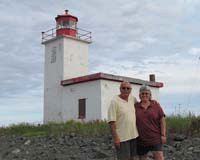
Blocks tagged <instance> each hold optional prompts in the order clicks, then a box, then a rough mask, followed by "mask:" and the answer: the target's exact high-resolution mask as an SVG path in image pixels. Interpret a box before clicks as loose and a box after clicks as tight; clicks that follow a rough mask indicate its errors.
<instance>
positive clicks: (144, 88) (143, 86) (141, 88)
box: [140, 85, 151, 99]
mask: <svg viewBox="0 0 200 160" xmlns="http://www.w3.org/2000/svg"><path fill="white" fill-rule="evenodd" d="M143 91H147V92H149V95H150V99H151V90H150V88H149V87H148V86H146V85H142V86H141V87H140V93H141V92H143Z"/></svg>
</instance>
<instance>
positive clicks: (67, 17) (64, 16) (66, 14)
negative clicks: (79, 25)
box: [55, 10, 78, 22]
mask: <svg viewBox="0 0 200 160" xmlns="http://www.w3.org/2000/svg"><path fill="white" fill-rule="evenodd" d="M55 19H56V21H60V20H65V19H68V20H76V22H78V18H77V17H75V16H72V15H71V14H68V10H65V14H64V15H58V16H57V17H56V18H55Z"/></svg>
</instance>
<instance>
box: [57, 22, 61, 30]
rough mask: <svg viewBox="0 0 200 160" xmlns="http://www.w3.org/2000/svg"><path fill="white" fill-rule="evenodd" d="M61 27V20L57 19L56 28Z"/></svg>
mask: <svg viewBox="0 0 200 160" xmlns="http://www.w3.org/2000/svg"><path fill="white" fill-rule="evenodd" d="M60 28H62V21H58V22H57V25H56V29H60Z"/></svg>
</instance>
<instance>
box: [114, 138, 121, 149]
mask: <svg viewBox="0 0 200 160" xmlns="http://www.w3.org/2000/svg"><path fill="white" fill-rule="evenodd" d="M114 145H115V148H116V149H120V140H119V138H116V139H114Z"/></svg>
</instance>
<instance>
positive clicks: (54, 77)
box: [42, 10, 91, 122]
mask: <svg viewBox="0 0 200 160" xmlns="http://www.w3.org/2000/svg"><path fill="white" fill-rule="evenodd" d="M55 20H56V28H54V29H51V30H48V31H47V32H42V44H44V45H45V64H44V122H46V121H55V120H56V121H59V120H61V121H62V117H63V115H62V113H63V111H62V106H63V104H62V102H63V98H65V97H63V94H62V92H63V87H62V86H61V85H60V82H61V80H64V79H70V78H74V77H80V76H84V75H87V74H88V44H89V43H91V32H87V31H84V30H81V29H78V28H77V22H78V18H77V17H75V16H73V15H70V14H68V10H66V11H65V14H64V15H58V16H57V17H56V18H55Z"/></svg>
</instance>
